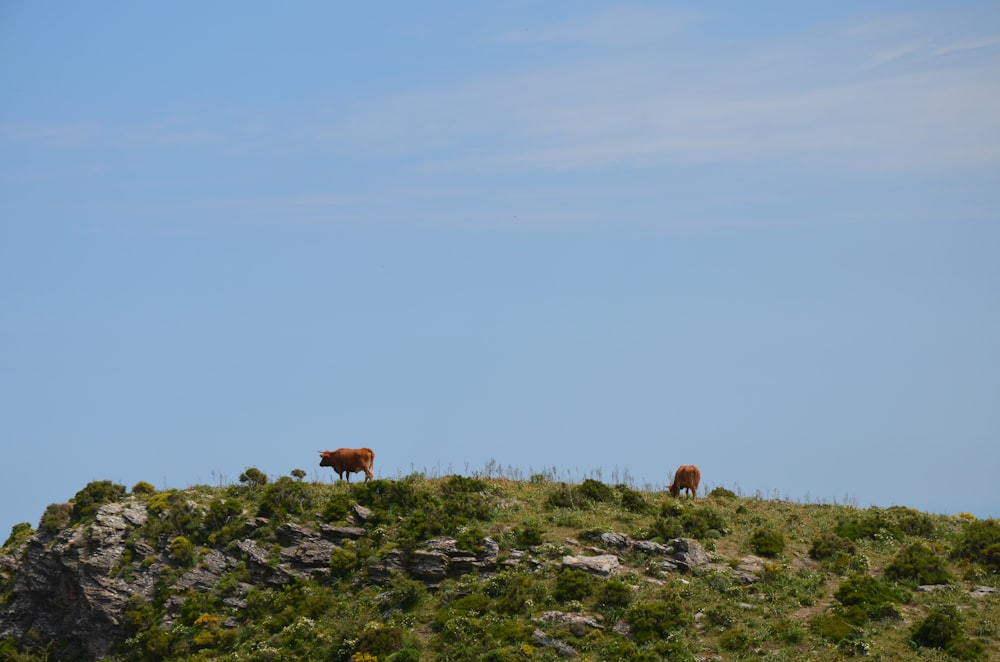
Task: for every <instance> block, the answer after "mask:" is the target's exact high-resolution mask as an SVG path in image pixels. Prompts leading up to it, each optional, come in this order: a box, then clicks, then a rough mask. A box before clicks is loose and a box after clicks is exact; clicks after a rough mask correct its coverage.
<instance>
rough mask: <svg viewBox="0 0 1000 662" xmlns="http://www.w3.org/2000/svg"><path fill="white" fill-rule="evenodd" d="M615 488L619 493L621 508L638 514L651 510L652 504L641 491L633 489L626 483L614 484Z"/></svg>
mask: <svg viewBox="0 0 1000 662" xmlns="http://www.w3.org/2000/svg"><path fill="white" fill-rule="evenodd" d="M615 489H616V490H618V493H619V494H620V495H621V500H622V508H624V509H625V510H627V511H629V512H630V513H637V514H640V515H641V514H645V513H649V512H652V510H653V506H652V504H650V503H649V501H647V500H646V497H644V496H643V495H642V492H639V491H638V490H633V489H632V488H630V487H629V486H627V485H616V486H615Z"/></svg>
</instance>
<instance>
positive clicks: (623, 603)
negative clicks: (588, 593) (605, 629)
mask: <svg viewBox="0 0 1000 662" xmlns="http://www.w3.org/2000/svg"><path fill="white" fill-rule="evenodd" d="M597 604H598V606H600V607H602V608H604V609H615V608H622V607H628V606H629V605H630V604H632V588H631V587H630V586H629V585H628V584H626V583H625V582H622V581H618V580H617V579H609V580H608V581H606V582H604V585H603V586H601V588H600V590H598V592H597Z"/></svg>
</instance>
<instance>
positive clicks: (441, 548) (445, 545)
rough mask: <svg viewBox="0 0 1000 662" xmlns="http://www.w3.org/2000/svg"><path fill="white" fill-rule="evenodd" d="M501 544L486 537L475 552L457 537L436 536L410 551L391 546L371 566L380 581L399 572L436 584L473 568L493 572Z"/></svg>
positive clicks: (473, 570) (383, 581)
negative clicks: (380, 558) (466, 547)
mask: <svg viewBox="0 0 1000 662" xmlns="http://www.w3.org/2000/svg"><path fill="white" fill-rule="evenodd" d="M499 556H500V546H499V545H498V544H497V543H496V541H494V540H493V539H492V538H485V539H483V547H482V549H481V550H478V551H476V552H472V551H469V550H466V549H462V548H460V547H459V544H458V540H456V539H455V538H447V537H446V538H435V539H433V540H429V541H427V542H426V543H424V544H423V545H421V546H420V548H418V549H416V550H414V551H413V552H412V553H410V554H407V553H406V552H404V551H403V550H400V549H394V550H390V552H389V553H388V554H386V556H385V557H384V558H383V559H382V561H381V562H380V563H378V564H376V565H374V566H372V567H370V568H369V570H368V574H369V577H370V578H371V579H372V581H374V582H376V583H379V584H381V583H385V582H387V581H388V580H389V579H390V578H391V577H392V575H393V574H395V573H400V572H404V573H408V574H410V575H411V576H413V577H414V578H415V579H419V580H420V581H422V582H424V583H426V584H427V585H428V586H431V587H434V586H437V585H438V584H440V583H441V582H442V581H444V580H445V579H446V578H448V577H456V576H459V575H464V574H467V573H470V572H492V571H494V570H496V568H497V560H498V558H499Z"/></svg>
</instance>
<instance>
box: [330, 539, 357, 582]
mask: <svg viewBox="0 0 1000 662" xmlns="http://www.w3.org/2000/svg"><path fill="white" fill-rule="evenodd" d="M358 567H359V562H358V555H357V554H356V553H355V552H353V551H351V550H349V549H345V548H343V547H339V548H337V549H335V550H333V554H331V555H330V574H331V575H333V576H334V577H337V578H338V579H342V578H344V577H347V576H349V575H351V573H353V572H354V571H355V570H357V569H358Z"/></svg>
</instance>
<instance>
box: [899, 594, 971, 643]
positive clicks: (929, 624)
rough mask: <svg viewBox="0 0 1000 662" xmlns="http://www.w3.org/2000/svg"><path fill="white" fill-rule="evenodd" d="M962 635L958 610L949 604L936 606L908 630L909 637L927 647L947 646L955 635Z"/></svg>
mask: <svg viewBox="0 0 1000 662" xmlns="http://www.w3.org/2000/svg"><path fill="white" fill-rule="evenodd" d="M961 635H962V626H961V622H960V621H959V617H958V611H956V610H955V608H954V607H952V606H951V605H948V606H944V607H936V608H934V609H932V610H931V611H930V613H929V614H927V617H926V618H924V619H923V620H922V621H920V622H918V623H916V624H915V625H914V626H913V629H912V630H911V632H910V638H911V639H912V640H913V641H914V642H915V643H916V644H918V645H920V646H926V647H927V648H942V649H943V648H947V647H948V644H949V643H951V641H952V640H953V639H955V638H956V637H960V636H961Z"/></svg>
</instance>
